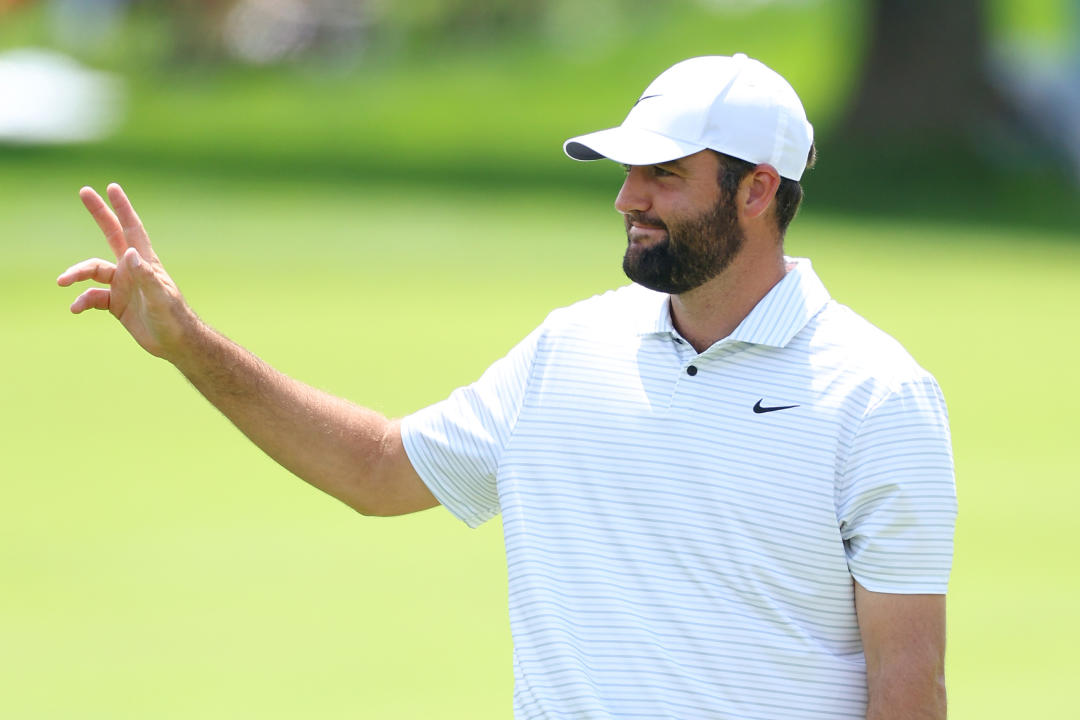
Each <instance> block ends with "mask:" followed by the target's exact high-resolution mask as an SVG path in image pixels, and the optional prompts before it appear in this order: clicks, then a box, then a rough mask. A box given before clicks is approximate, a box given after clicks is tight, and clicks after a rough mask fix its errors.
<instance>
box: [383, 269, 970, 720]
mask: <svg viewBox="0 0 1080 720" xmlns="http://www.w3.org/2000/svg"><path fill="white" fill-rule="evenodd" d="M789 260H790V261H791V262H793V263H794V267H793V268H792V269H791V270H790V271H789V272H788V273H787V274H786V276H785V277H784V279H783V280H781V281H780V282H779V283H778V284H777V285H776V286H775V287H774V288H773V289H772V290H771V291H770V292H769V294H768V295H767V296H766V297H765V298H764V299H762V300H761V302H760V303H759V304H758V305H757V306H756V307H755V308H754V309H753V311H752V312H751V313H750V314H749V315H748V316H747V317H746V318H745V319H744V320H743V322H742V323H741V324H740V325H739V326H738V327H737V328H736V329H735V331H734V332H732V333H731V335H730V336H729V337H727V338H724V339H723V340H720V341H719V342H717V343H716V344H714V345H713V346H712V347H710V348H708V349H707V350H705V351H704V352H702V353H697V352H696V351H695V350H694V349H693V348H692V347H691V345H690V344H689V343H688V342H687V341H686V340H685V339H683V338H682V337H680V336H679V333H678V332H677V331H676V329H675V327H674V326H673V325H672V321H671V315H670V306H669V300H668V296H667V295H664V294H661V293H656V292H653V291H650V290H647V289H644V288H642V287H640V286H637V285H630V286H627V287H623V288H621V289H618V290H614V291H611V292H608V293H605V294H603V295H600V296H597V297H594V298H591V299H589V300H585V301H582V302H579V303H577V304H575V305H573V306H570V307H568V308H563V309H560V310H556V311H554V312H552V313H551V314H550V315H549V316H548V318H547V319H546V320H545V321H544V323H543V324H542V325H541V326H540V327H539V328H537V329H536V330H535V331H533V332H532V333H531V334H530V335H529V336H528V337H527V338H525V340H523V341H522V342H521V343H520V344H518V345H517V346H516V347H515V348H514V349H513V350H512V351H511V352H510V353H509V354H508V355H507V356H506V357H504V358H502V359H501V360H499V361H497V362H496V363H495V364H494V365H492V366H491V367H490V368H489V369H488V370H487V372H485V373H484V375H483V376H482V377H481V378H480V379H479V380H478V381H477V382H476V383H474V384H472V385H470V386H468V387H464V388H461V389H459V390H456V391H455V392H454V393H453V394H451V396H450V397H449V398H448V399H446V400H444V401H442V402H440V403H437V404H435V405H433V406H431V407H428V408H426V409H424V410H421V411H420V412H418V413H415V414H413V415H411V416H409V417H407V418H406V419H405V420H404V421H403V424H402V434H403V438H404V444H405V449H406V452H407V453H408V455H409V458H410V460H411V461H412V464H413V465H414V466H415V468H416V470H417V472H418V473H419V474H420V477H421V478H422V479H423V480H424V482H425V483H426V484H427V485H428V486H429V487H430V488H431V490H432V492H433V493H434V494H435V496H436V497H437V498H438V499H439V501H440V502H441V503H442V504H443V505H445V506H446V507H447V508H448V509H449V510H450V512H452V513H453V514H454V515H456V516H457V517H459V518H460V519H462V520H463V521H464V522H466V523H468V524H469V525H470V526H477V525H479V524H480V523H483V522H484V521H485V520H487V519H489V518H491V517H492V516H494V515H495V514H497V513H501V514H502V521H503V528H504V534H505V543H506V558H507V563H508V568H509V573H508V575H509V608H510V624H511V632H512V634H513V640H514V675H515V689H514V711H515V717H517V718H519V719H524V718H575V719H583V718H596V719H600V718H739V719H740V720H745V719H752V718H760V719H762V720H776V719H777V718H784V719H785V720H795V719H800V718H806V719H811V718H813V719H819V720H838V719H840V718H852V720H854V719H855V718H863V717H865V710H866V674H865V662H864V657H863V653H862V646H861V642H860V638H859V629H858V624H857V622H856V616H855V606H854V596H853V582H852V578H854V579H855V580H858V581H859V583H861V584H862V585H863V586H864V587H866V588H868V589H870V590H873V591H878V592H888V593H944V592H945V590H946V585H947V582H948V576H949V570H950V565H951V560H952V536H953V526H954V518H955V512H956V499H955V489H954V482H953V467H952V453H951V449H950V440H949V429H948V421H947V417H946V410H945V404H944V400H943V398H942V395H941V392H940V390H939V388H938V386H937V383H936V382H935V381H934V379H933V377H931V376H930V374H929V373H927V372H926V371H925V370H923V369H922V368H921V367H919V366H918V365H917V364H916V363H915V361H914V360H913V359H912V358H911V357H910V355H908V353H907V352H905V351H904V349H903V348H902V347H901V346H900V345H899V344H898V343H897V342H896V341H895V340H893V339H892V338H891V337H889V336H888V335H886V334H885V333H884V332H882V331H881V330H879V329H877V328H875V327H874V326H873V325H871V324H869V323H868V322H867V321H865V320H863V319H862V318H861V317H859V316H858V315H856V314H855V313H854V312H852V311H851V310H850V309H848V308H847V307H845V306H843V305H841V304H839V303H836V302H835V301H833V300H831V299H830V297H829V295H828V292H827V291H826V289H825V287H824V286H823V285H822V283H821V281H820V280H819V279H818V277H817V275H816V274H815V273H814V271H813V269H812V268H811V265H810V263H809V261H807V260H803V259H798V260H791V259H789Z"/></svg>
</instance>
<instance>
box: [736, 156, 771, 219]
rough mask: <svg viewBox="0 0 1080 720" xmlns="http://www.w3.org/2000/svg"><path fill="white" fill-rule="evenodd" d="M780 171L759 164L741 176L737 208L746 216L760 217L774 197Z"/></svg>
mask: <svg viewBox="0 0 1080 720" xmlns="http://www.w3.org/2000/svg"><path fill="white" fill-rule="evenodd" d="M778 187H780V173H778V172H777V171H776V168H774V167H773V166H772V165H766V164H761V165H758V166H757V167H755V168H754V169H753V170H751V171H750V174H749V175H747V176H746V177H745V178H743V182H742V187H741V188H740V190H741V192H740V193H739V199H740V202H739V209H740V210H741V211H742V213H743V215H744V216H745V217H748V218H757V217H760V216H761V215H762V214H763V213H764V212H765V211H766V210H768V209H769V206H770V205H772V201H773V198H774V197H776V189H777V188H778Z"/></svg>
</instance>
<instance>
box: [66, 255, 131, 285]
mask: <svg viewBox="0 0 1080 720" xmlns="http://www.w3.org/2000/svg"><path fill="white" fill-rule="evenodd" d="M115 274H116V265H115V264H114V263H111V262H109V261H108V260H102V259H101V258H92V259H90V260H83V261H82V262H81V263H76V264H75V265H72V266H71V267H69V268H68V269H67V270H65V271H64V272H62V273H61V274H60V277H58V278H56V284H57V285H59V286H60V287H67V286H68V285H73V284H75V283H77V282H82V281H83V280H93V281H94V282H99V283H105V284H106V285H108V284H109V283H111V282H112V280H113V275H115Z"/></svg>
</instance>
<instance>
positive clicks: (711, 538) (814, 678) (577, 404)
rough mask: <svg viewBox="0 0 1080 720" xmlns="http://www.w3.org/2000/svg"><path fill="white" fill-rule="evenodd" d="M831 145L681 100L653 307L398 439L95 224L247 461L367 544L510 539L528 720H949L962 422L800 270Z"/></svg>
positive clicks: (685, 76)
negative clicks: (365, 523)
mask: <svg viewBox="0 0 1080 720" xmlns="http://www.w3.org/2000/svg"><path fill="white" fill-rule="evenodd" d="M812 146H813V132H812V128H811V126H810V124H809V123H808V122H807V120H806V116H805V113H804V112H803V108H802V105H801V103H800V102H799V99H798V97H797V96H796V94H795V92H794V90H792V89H791V87H790V86H789V85H788V84H787V82H786V81H784V80H783V78H781V77H780V76H779V75H777V74H776V73H774V72H773V71H771V70H769V69H768V68H767V67H765V66H764V65H762V64H761V63H759V62H757V61H755V60H751V59H749V58H747V57H746V56H744V55H736V56H734V57H704V58H694V59H691V60H687V61H684V62H682V63H679V64H677V65H675V66H673V67H672V68H670V69H668V70H667V71H665V72H664V73H663V74H661V75H660V76H659V77H658V78H657V79H656V80H655V81H654V82H653V83H652V84H651V85H650V86H649V87H648V88H647V89H646V90H645V92H644V93H643V94H642V96H641V98H640V99H639V100H638V102H637V103H636V104H635V105H634V107H633V108H632V109H631V111H630V114H629V115H628V116H627V118H626V120H625V121H624V123H623V124H622V125H621V126H620V127H618V128H612V129H609V130H604V131H600V132H597V133H592V134H590V135H585V136H582V137H579V138H574V139H572V140H570V141H567V143H566V145H565V146H564V148H565V150H566V152H567V154H568V155H570V156H571V157H574V158H577V159H582V160H590V159H597V158H601V157H605V158H610V159H613V160H615V161H617V162H620V163H623V164H624V165H625V166H626V181H625V182H624V184H623V186H622V189H621V190H620V192H619V194H618V197H617V198H616V201H615V205H616V208H617V209H618V210H619V211H620V212H621V213H622V214H623V217H624V220H625V225H626V233H627V240H628V243H627V250H626V254H625V257H624V260H623V266H624V269H625V271H626V273H627V275H628V276H629V277H630V278H631V279H632V280H634V281H635V284H633V285H630V286H627V287H624V288H621V289H619V290H616V291H613V292H609V293H606V294H604V295H601V296H598V297H595V298H592V299H590V300H586V301H583V302H581V303H578V304H576V305H574V306H572V307H569V308H564V309H561V310H556V311H555V312H553V313H552V314H551V315H550V316H549V317H548V319H547V320H546V321H545V322H544V323H543V324H542V325H541V326H540V327H539V328H537V329H536V330H535V331H534V332H533V333H531V334H530V335H529V336H528V337H527V338H525V339H524V340H523V341H522V342H521V343H520V344H519V345H518V346H517V347H515V348H514V349H513V350H512V351H511V352H510V353H509V354H508V355H507V356H506V357H505V358H503V359H501V360H499V361H498V362H496V363H495V364H494V365H492V366H491V368H489V369H488V371H487V372H486V373H484V375H483V377H481V378H480V379H479V380H478V381H477V382H476V383H474V384H473V385H471V386H469V387H466V388H462V389H459V390H457V391H455V392H454V393H453V394H452V395H451V396H450V397H449V398H448V399H447V400H445V401H443V402H441V403H437V404H436V405H433V406H431V407H429V408H426V409H424V410H422V411H420V412H418V413H416V414H414V415H412V416H409V417H407V418H405V419H404V420H401V421H391V420H388V419H386V418H384V417H382V416H380V415H379V414H377V413H375V412H372V411H369V410H365V409H362V408H359V407H356V406H354V405H352V404H350V403H348V402H345V401H343V400H339V399H337V398H334V397H330V396H328V395H326V394H324V393H321V392H319V391H316V390H313V389H311V388H309V387H307V386H305V385H303V384H301V383H299V382H297V381H295V380H291V379H289V378H287V377H285V376H283V375H281V374H280V373H278V372H276V371H275V370H273V369H272V368H270V367H268V366H267V365H265V364H264V363H263V362H261V361H260V360H259V359H257V358H255V357H254V356H252V355H251V354H249V353H248V352H246V351H245V350H243V349H242V348H240V347H238V346H237V345H235V344H233V343H232V342H230V341H229V340H227V339H225V338H224V337H222V336H221V335H219V334H217V333H216V332H214V331H213V330H211V329H210V328H208V327H207V326H206V325H204V324H203V323H202V322H201V321H200V320H199V319H198V318H197V317H196V315H195V314H194V313H193V312H192V311H191V309H190V308H189V307H188V306H187V305H186V304H185V302H184V300H183V298H182V296H181V294H180V292H179V290H178V289H177V287H176V286H175V284H173V282H172V280H171V279H170V278H169V276H168V274H167V273H166V272H165V270H164V268H163V267H162V265H161V263H160V261H159V260H158V258H157V257H156V256H155V254H154V252H153V250H152V248H151V246H150V241H149V239H148V237H147V235H146V233H145V231H144V230H143V227H142V225H141V223H140V221H139V219H138V217H137V216H136V214H135V212H134V210H133V209H132V207H131V205H130V203H129V202H128V201H127V199H126V197H125V196H124V194H123V192H122V190H121V189H120V188H119V187H118V186H116V185H112V186H110V187H109V193H108V194H109V198H110V200H111V202H112V205H113V207H114V208H115V214H114V213H113V212H112V211H110V210H109V208H108V207H107V206H106V205H105V203H104V202H103V201H102V199H101V198H100V197H98V195H97V194H96V193H94V192H93V191H92V190H90V189H89V188H84V189H83V191H82V193H81V195H82V199H83V201H84V203H85V204H86V206H87V208H88V209H89V210H90V212H91V213H92V214H93V216H94V218H95V219H96V221H97V223H98V225H99V226H100V227H101V229H102V231H103V232H104V233H105V236H106V238H107V239H108V241H109V243H110V245H111V247H112V249H113V251H114V252H115V254H116V256H117V262H116V263H115V264H113V263H109V262H105V261H102V260H88V261H85V262H83V263H80V264H78V265H75V266H73V267H72V268H71V269H69V270H67V271H66V272H65V273H64V274H63V275H61V276H60V278H59V283H60V284H61V285H70V284H72V283H74V282H76V281H80V280H86V279H94V280H98V281H100V282H103V283H106V284H107V285H108V287H104V288H91V289H89V290H86V291H85V292H84V293H83V294H82V295H80V296H79V298H78V299H76V300H75V302H74V304H73V305H72V310H73V311H74V312H82V311H83V310H86V309H89V308H98V309H108V310H110V311H111V312H112V313H113V314H114V315H115V316H116V317H117V318H118V319H119V320H120V322H121V323H123V325H124V326H125V327H126V328H127V329H128V331H129V332H130V333H131V334H132V335H133V336H134V337H135V339H136V340H137V341H138V342H139V343H140V344H141V345H142V346H143V347H144V348H145V349H146V350H148V351H149V352H151V353H153V354H155V355H158V356H160V357H163V358H165V359H167V360H169V361H170V362H172V363H173V364H174V365H176V367H177V368H179V369H180V370H181V372H183V373H184V375H185V376H186V377H187V378H188V379H189V380H190V381H191V382H192V383H193V384H194V385H195V387H196V388H198V389H199V391H200V392H202V393H203V394H204V395H205V396H206V397H207V398H208V399H209V400H210V401H211V402H212V403H214V405H216V406H217V407H218V408H219V409H220V410H221V411H222V412H223V413H225V415H226V416H228V417H229V418H230V419H231V420H232V421H233V422H234V423H235V424H236V425H237V427H239V428H240V429H241V430H242V431H243V432H244V433H245V434H247V435H248V437H250V438H251V439H252V440H253V441H254V442H256V443H257V444H258V445H259V446H260V447H262V448H263V449H264V450H265V451H266V452H267V453H269V454H270V455H271V456H272V457H274V458H275V459H276V460H277V461H278V462H280V463H281V464H282V465H284V466H285V467H287V468H288V469H289V470H291V471H293V472H294V473H296V474H297V475H299V476H300V477H302V478H303V479H305V480H307V481H308V482H310V483H312V484H314V485H316V486H317V487H319V488H321V489H323V490H325V491H326V492H328V493H330V494H332V495H334V496H335V497H337V498H339V499H341V500H343V501H344V502H346V503H348V504H349V505H350V506H352V507H354V508H356V509H357V510H359V511H360V512H362V513H365V514H374V515H396V514H402V513H409V512H414V511H417V510H422V509H425V508H429V507H432V506H434V505H436V504H440V503H441V504H443V505H445V506H446V507H447V508H448V509H449V510H450V511H451V512H453V513H454V514H455V515H457V516H458V517H460V518H461V519H462V520H464V521H465V522H467V523H468V524H469V525H472V526H475V525H478V524H480V523H482V522H484V521H485V520H487V519H488V518H490V517H492V516H493V515H495V514H497V513H501V514H502V518H503V525H504V531H505V538H506V553H507V562H508V567H509V586H510V618H511V629H512V632H513V636H514V646H515V649H514V670H515V703H514V704H515V715H516V717H518V718H534V717H537V718H538V717H545V718H555V717H558V718H620V717H649V718H706V717H709V718H713V717H715V718H770V719H777V718H783V719H790V718H822V719H825V718H828V719H829V720H835V719H837V718H864V717H866V718H874V719H883V718H942V717H944V716H945V689H944V680H943V663H944V642H945V630H944V621H945V602H944V594H945V590H946V586H947V581H948V574H949V570H950V564H951V557H952V531H953V521H954V515H955V492H954V487H953V473H952V457H951V451H950V445H949V433H948V424H947V418H946V414H945V407H944V402H943V400H942V397H941V393H940V391H939V390H938V387H937V384H936V383H935V381H934V380H933V378H932V377H931V376H930V375H929V374H928V373H926V372H925V371H924V370H923V369H921V368H920V367H919V366H918V365H917V364H916V363H915V362H914V361H913V360H912V359H911V358H910V356H908V354H907V353H906V352H905V351H904V350H903V349H902V348H901V347H900V346H899V345H898V344H897V343H896V342H895V341H894V340H892V339H891V338H889V337H888V336H886V335H885V334H884V333H882V332H881V331H879V330H877V329H876V328H874V327H873V326H871V325H870V324H869V323H867V322H866V321H864V320H862V319H861V318H859V317H858V316H857V315H855V314H854V313H853V312H851V311H850V310H848V309H847V308H845V307H843V306H841V305H839V304H837V303H835V302H833V301H832V300H830V299H829V296H828V293H827V292H826V290H825V288H824V286H823V285H822V284H821V282H820V281H819V280H818V279H817V276H816V275H815V274H814V272H813V270H812V268H811V266H810V264H809V262H808V261H806V260H801V259H791V258H787V257H785V256H784V254H783V235H784V231H785V229H786V227H787V223H788V222H789V221H790V220H791V218H792V216H793V215H794V213H795V210H796V209H797V207H798V204H799V201H800V199H801V189H800V187H799V180H800V178H801V176H802V173H803V171H804V169H805V167H806V165H807V162H808V159H810V158H811V157H812V155H813V151H812Z"/></svg>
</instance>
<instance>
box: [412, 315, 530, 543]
mask: <svg viewBox="0 0 1080 720" xmlns="http://www.w3.org/2000/svg"><path fill="white" fill-rule="evenodd" d="M540 334H541V329H540V328H538V329H536V330H534V331H533V332H532V333H530V334H529V336H528V337H526V338H525V339H524V340H522V341H521V342H520V343H518V344H517V345H516V346H515V347H514V348H513V349H512V350H511V351H510V352H509V353H508V354H507V355H506V356H505V357H503V358H502V359H500V360H498V361H496V362H495V363H494V364H493V365H492V366H491V367H489V368H488V369H487V370H486V371H485V372H484V374H483V375H482V376H481V377H480V379H479V380H477V381H476V382H475V383H473V384H472V385H468V386H466V387H463V388H458V389H457V390H455V391H454V392H453V393H451V394H450V397H448V398H447V399H446V400H443V401H442V402H439V403H436V404H434V405H431V406H429V407H427V408H424V409H423V410H420V411H419V412H416V413H413V414H412V415H409V416H408V417H406V418H404V419H403V420H402V422H401V437H402V442H403V444H404V446H405V452H406V454H407V455H408V456H409V461H410V462H411V463H412V465H413V467H414V468H415V469H416V472H417V474H418V475H419V476H420V478H421V479H422V480H423V481H424V483H425V484H426V485H427V486H428V488H429V489H430V490H431V492H432V493H433V494H434V495H435V497H436V498H437V499H438V500H439V502H440V503H442V504H443V505H444V506H445V507H446V508H447V509H448V510H449V511H450V512H451V513H453V514H454V515H455V516H456V517H458V518H459V519H461V520H462V521H463V522H465V523H466V524H467V525H469V526H470V527H477V526H478V525H480V524H482V523H484V522H486V521H487V520H489V519H490V518H492V517H493V516H495V515H496V514H498V512H499V497H498V492H497V490H496V483H495V478H496V472H497V470H498V466H499V459H500V457H501V456H502V452H503V449H504V448H505V447H506V444H507V443H508V442H509V440H510V436H511V434H512V433H513V429H514V424H515V423H516V422H517V418H518V414H519V412H520V410H521V404H522V401H523V399H524V396H525V389H526V386H527V384H528V379H529V373H530V370H531V368H532V364H533V361H534V359H535V356H536V349H537V345H538V342H539V337H540Z"/></svg>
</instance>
